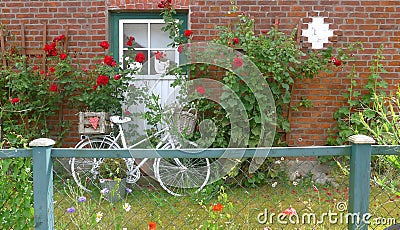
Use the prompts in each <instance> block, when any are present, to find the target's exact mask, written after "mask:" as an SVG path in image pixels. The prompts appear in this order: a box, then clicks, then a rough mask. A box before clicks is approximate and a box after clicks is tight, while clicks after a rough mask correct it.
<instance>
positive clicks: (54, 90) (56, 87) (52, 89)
mask: <svg viewBox="0 0 400 230" xmlns="http://www.w3.org/2000/svg"><path fill="white" fill-rule="evenodd" d="M49 90H50V91H51V92H57V90H58V86H57V84H52V85H51V86H50V88H49Z"/></svg>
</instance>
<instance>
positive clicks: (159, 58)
mask: <svg viewBox="0 0 400 230" xmlns="http://www.w3.org/2000/svg"><path fill="white" fill-rule="evenodd" d="M163 56H164V54H163V52H160V51H157V52H156V59H157V60H161V58H162V57H163Z"/></svg>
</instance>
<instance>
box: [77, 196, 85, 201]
mask: <svg viewBox="0 0 400 230" xmlns="http://www.w3.org/2000/svg"><path fill="white" fill-rule="evenodd" d="M78 201H79V202H85V201H86V197H84V196H81V197H79V198H78Z"/></svg>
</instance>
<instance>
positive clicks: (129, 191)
mask: <svg viewBox="0 0 400 230" xmlns="http://www.w3.org/2000/svg"><path fill="white" fill-rule="evenodd" d="M127 112H128V113H130V112H129V110H126V111H125V114H126V115H129V114H127ZM126 192H127V193H131V192H132V189H130V188H126Z"/></svg>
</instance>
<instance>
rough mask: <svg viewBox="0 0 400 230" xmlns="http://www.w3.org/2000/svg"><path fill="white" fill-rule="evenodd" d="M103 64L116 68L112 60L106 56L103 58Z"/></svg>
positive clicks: (115, 63)
mask: <svg viewBox="0 0 400 230" xmlns="http://www.w3.org/2000/svg"><path fill="white" fill-rule="evenodd" d="M103 62H104V63H105V64H106V65H109V66H116V65H117V62H115V61H114V58H113V57H111V56H108V55H106V56H104V60H103Z"/></svg>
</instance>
